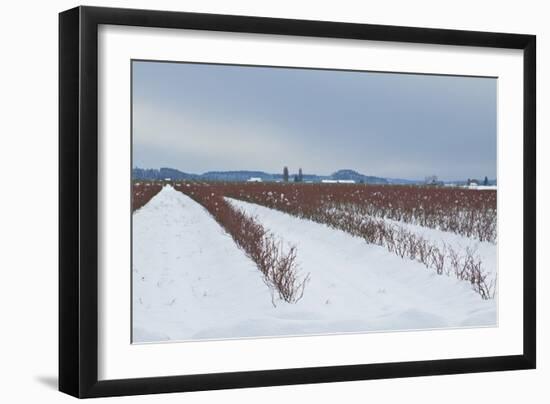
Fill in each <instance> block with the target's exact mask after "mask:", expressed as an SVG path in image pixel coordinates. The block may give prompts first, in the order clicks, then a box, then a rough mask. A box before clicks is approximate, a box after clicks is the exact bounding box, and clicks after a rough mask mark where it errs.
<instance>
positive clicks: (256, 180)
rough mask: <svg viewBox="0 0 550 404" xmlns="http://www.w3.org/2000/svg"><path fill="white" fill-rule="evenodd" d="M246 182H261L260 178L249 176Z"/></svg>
mask: <svg viewBox="0 0 550 404" xmlns="http://www.w3.org/2000/svg"><path fill="white" fill-rule="evenodd" d="M246 182H262V179H261V178H260V177H250V178H249V179H247V180H246Z"/></svg>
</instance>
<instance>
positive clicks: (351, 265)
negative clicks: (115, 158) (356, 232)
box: [132, 186, 496, 343]
mask: <svg viewBox="0 0 550 404" xmlns="http://www.w3.org/2000/svg"><path fill="white" fill-rule="evenodd" d="M231 203H232V204H234V205H235V206H238V207H239V208H242V209H244V210H245V211H246V212H248V213H249V214H251V215H253V216H256V218H257V220H259V221H260V222H261V223H262V224H263V225H264V226H265V227H266V228H268V229H269V230H270V231H272V232H273V233H274V234H275V235H276V236H277V237H280V238H282V239H283V240H284V242H285V243H292V244H296V245H297V247H298V251H297V254H298V261H299V265H300V273H301V275H302V276H305V275H306V274H308V273H309V274H310V278H311V279H310V281H309V282H308V284H307V286H306V288H305V293H304V297H303V299H302V300H300V301H299V302H298V303H296V304H290V303H285V302H282V301H276V306H275V307H274V306H273V304H272V296H271V292H270V290H269V289H268V287H267V286H266V285H265V284H264V282H263V280H262V275H261V273H260V272H259V271H258V270H257V268H256V266H255V264H254V263H253V262H252V261H251V260H250V259H249V258H248V257H247V256H246V255H245V254H244V252H243V251H242V250H240V249H239V248H238V247H237V246H236V245H235V243H234V242H233V240H232V238H231V237H230V236H229V235H228V234H227V233H225V231H224V230H223V229H222V228H221V227H220V226H219V225H218V224H217V223H216V222H215V221H214V220H213V219H212V217H211V216H210V215H209V213H208V212H207V211H206V210H205V209H204V208H202V207H201V206H200V205H199V204H197V203H196V202H194V201H193V200H192V199H190V198H189V197H187V196H186V195H184V194H182V193H180V192H178V191H176V190H174V189H173V188H172V187H171V186H165V187H164V188H163V189H162V191H161V192H159V193H158V194H157V195H156V196H155V197H154V198H152V199H151V201H150V202H149V203H148V204H147V205H145V206H144V207H142V208H141V209H140V210H139V211H137V212H136V213H134V217H133V269H132V270H133V273H132V275H133V277H132V278H133V280H132V282H133V296H132V299H133V300H132V302H133V342H134V343H136V342H138V343H139V342H157V341H166V340H197V339H220V338H239V337H264V336H285V335H304V334H330V333H343V332H369V331H389V330H410V329H434V328H448V327H471V326H494V325H496V300H489V301H486V300H482V299H481V298H480V296H479V295H477V294H476V293H475V292H473V291H472V290H471V289H470V285H469V284H468V283H467V282H462V281H458V280H456V279H454V278H451V277H447V276H441V275H436V274H435V272H433V271H431V270H428V269H427V268H426V267H424V266H423V265H422V264H419V263H417V262H414V261H410V260H404V259H401V258H399V257H397V256H395V255H393V254H391V253H389V252H388V251H387V250H386V249H385V248H383V247H377V246H373V245H369V244H367V243H365V242H364V241H363V240H362V239H360V238H357V237H353V236H351V235H349V234H347V233H344V232H342V231H338V230H334V229H331V228H329V227H327V226H325V225H322V224H318V223H315V222H312V221H308V220H302V219H299V218H296V217H293V216H290V215H287V214H285V213H282V212H279V211H275V210H272V209H268V208H265V207H262V206H258V205H253V204H249V203H245V202H242V201H236V200H231Z"/></svg>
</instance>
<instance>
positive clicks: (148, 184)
mask: <svg viewBox="0 0 550 404" xmlns="http://www.w3.org/2000/svg"><path fill="white" fill-rule="evenodd" d="M161 189H162V184H161V183H158V182H153V181H145V182H142V181H136V182H134V183H132V212H135V211H136V210H138V209H139V208H141V207H142V206H144V205H145V204H146V203H147V202H149V201H150V200H151V198H153V197H154V196H155V195H156V194H158V193H159V191H160V190H161Z"/></svg>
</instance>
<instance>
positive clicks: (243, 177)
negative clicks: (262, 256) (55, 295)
mask: <svg viewBox="0 0 550 404" xmlns="http://www.w3.org/2000/svg"><path fill="white" fill-rule="evenodd" d="M295 175H296V173H291V174H290V175H289V181H290V182H292V181H293V180H294V176H295ZM302 177H303V182H321V181H322V180H353V181H355V182H356V183H365V184H419V183H422V182H423V181H416V180H405V179H398V178H383V177H376V176H372V175H364V174H361V173H359V172H357V171H355V170H351V169H342V170H338V171H336V172H334V173H332V174H331V175H317V174H303V176H302ZM132 178H133V179H136V180H165V179H168V178H169V179H171V180H176V181H179V180H204V181H228V182H244V181H247V180H249V179H250V178H261V180H262V181H264V182H271V181H282V180H283V175H282V174H279V173H277V174H273V173H267V172H265V171H257V170H233V171H207V172H205V173H203V174H194V173H186V172H183V171H180V170H177V169H175V168H168V167H162V168H160V169H156V168H147V169H145V168H137V167H136V168H134V169H133V170H132Z"/></svg>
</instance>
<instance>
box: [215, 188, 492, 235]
mask: <svg viewBox="0 0 550 404" xmlns="http://www.w3.org/2000/svg"><path fill="white" fill-rule="evenodd" d="M216 186H217V187H219V189H220V190H223V192H224V193H225V194H227V195H228V196H232V197H234V198H237V199H245V200H249V201H253V202H255V203H260V204H262V205H265V206H269V207H272V208H277V209H280V210H281V209H287V208H288V209H291V210H294V209H308V210H315V211H318V210H319V209H321V208H323V209H327V210H331V209H333V208H336V209H340V208H342V207H346V209H349V210H354V211H355V212H356V213H357V214H359V215H361V216H373V217H379V218H387V219H392V220H396V221H402V222H405V223H411V224H417V225H420V226H424V227H429V228H433V229H439V230H443V231H449V232H453V233H456V234H460V235H462V236H466V237H471V238H475V239H478V240H480V241H489V242H495V241H496V238H497V206H496V203H497V199H496V195H497V194H496V191H495V190H483V191H477V190H470V189H463V188H443V187H427V186H426V187H421V186H402V185H365V184H284V183H269V184H267V183H263V184H262V183H246V184H243V183H240V184H239V183H220V184H218V185H216Z"/></svg>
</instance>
